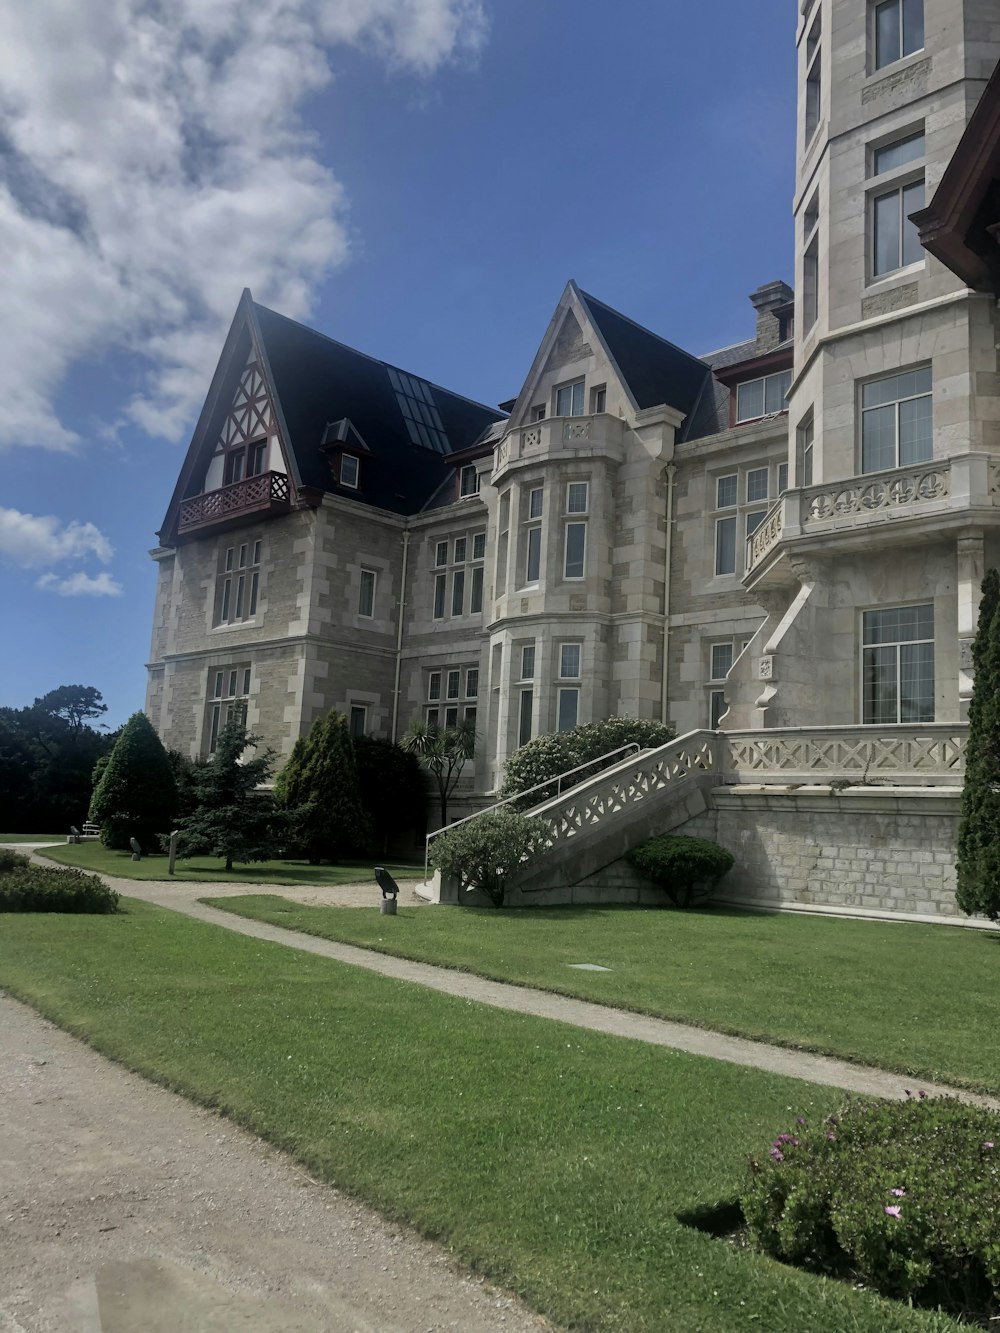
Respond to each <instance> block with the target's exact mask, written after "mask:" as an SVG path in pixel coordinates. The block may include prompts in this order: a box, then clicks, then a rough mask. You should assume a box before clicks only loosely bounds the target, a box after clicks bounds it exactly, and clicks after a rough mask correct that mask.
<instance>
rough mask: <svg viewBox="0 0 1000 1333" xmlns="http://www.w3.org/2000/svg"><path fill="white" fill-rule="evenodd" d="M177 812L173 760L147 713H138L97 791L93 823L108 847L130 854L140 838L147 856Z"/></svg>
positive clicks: (126, 728) (124, 732) (125, 730)
mask: <svg viewBox="0 0 1000 1333" xmlns="http://www.w3.org/2000/svg"><path fill="white" fill-rule="evenodd" d="M176 811H177V785H176V783H175V782H174V775H173V770H172V769H171V767H170V760H169V759H168V758H167V752H166V750H165V749H164V748H163V745H162V743H161V741H160V738H159V736H157V734H156V732H155V731H154V730H153V726H152V723H151V722H150V721H149V718H148V717H147V716H146V714H145V713H133V714H132V716H131V717H130V718H129V720H128V721H127V722H126V723H125V725H124V727H123V728H122V731H121V735H120V736H119V737H118V740H117V742H116V744H115V748H114V749H113V750H112V751H111V754H110V755H109V756H108V762H107V764H106V765H105V766H104V771H103V772H102V773H101V775H100V780H99V781H98V783H97V786H96V787H95V788H94V794H93V796H92V797H91V801H90V818H91V819H92V820H93V821H94V823H95V824H99V825H100V827H101V841H102V842H103V843H104V845H105V847H111V848H113V849H114V850H116V851H127V850H128V848H129V839H130V838H135V839H136V840H137V841H138V843H139V845H140V847H141V848H142V849H143V851H144V852H148V851H153V850H154V849H155V848H156V847H157V835H158V834H160V833H168V832H169V831H170V828H171V826H172V823H173V819H174V815H175V814H176Z"/></svg>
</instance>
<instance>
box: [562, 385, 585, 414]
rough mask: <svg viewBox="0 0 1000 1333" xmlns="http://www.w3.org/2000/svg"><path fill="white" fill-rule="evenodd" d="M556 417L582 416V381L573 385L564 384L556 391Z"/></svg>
mask: <svg viewBox="0 0 1000 1333" xmlns="http://www.w3.org/2000/svg"><path fill="white" fill-rule="evenodd" d="M556 416H557V417H582V416H583V380H576V381H575V382H574V383H573V384H564V385H563V386H562V388H561V389H556Z"/></svg>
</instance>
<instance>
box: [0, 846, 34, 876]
mask: <svg viewBox="0 0 1000 1333" xmlns="http://www.w3.org/2000/svg"><path fill="white" fill-rule="evenodd" d="M29 864H30V862H29V861H28V858H27V857H26V856H22V854H21V853H20V852H15V851H14V849H13V847H0V875H9V874H10V872H11V871H12V870H23V869H24V867H25V866H26V865H29Z"/></svg>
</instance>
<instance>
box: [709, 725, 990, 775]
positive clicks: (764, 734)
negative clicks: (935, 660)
mask: <svg viewBox="0 0 1000 1333" xmlns="http://www.w3.org/2000/svg"><path fill="white" fill-rule="evenodd" d="M967 740H968V729H967V728H966V727H964V726H963V725H962V724H961V723H922V724H920V725H916V726H906V725H899V726H887V727H873V726H853V727H791V728H787V729H775V730H773V731H772V730H766V731H731V732H727V733H726V742H727V744H728V751H727V753H726V754H724V755H723V756H722V764H723V767H724V769H725V772H726V774H727V777H726V781H727V782H737V783H743V782H753V783H765V784H772V783H788V784H795V783H804V784H824V783H828V782H836V781H840V780H846V781H848V782H850V783H852V784H859V785H862V786H863V785H877V786H883V785H892V786H904V787H919V786H941V787H947V786H959V787H960V786H961V785H962V781H963V776H964V772H965V746H966V742H967Z"/></svg>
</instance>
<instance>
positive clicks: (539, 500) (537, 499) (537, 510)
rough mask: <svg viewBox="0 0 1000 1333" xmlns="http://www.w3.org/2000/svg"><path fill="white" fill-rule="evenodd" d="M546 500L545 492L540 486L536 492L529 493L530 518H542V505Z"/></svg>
mask: <svg viewBox="0 0 1000 1333" xmlns="http://www.w3.org/2000/svg"><path fill="white" fill-rule="evenodd" d="M544 499H545V491H544V489H543V488H542V487H541V486H539V487H537V488H536V489H535V490H532V491H529V492H528V517H529V518H541V516H542V504H543V502H544Z"/></svg>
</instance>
